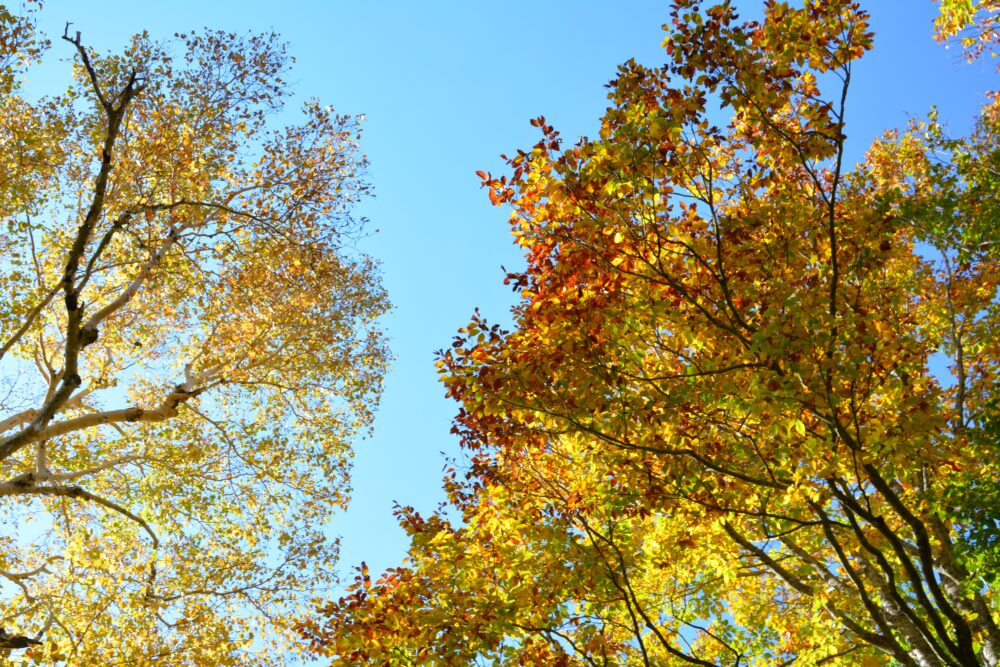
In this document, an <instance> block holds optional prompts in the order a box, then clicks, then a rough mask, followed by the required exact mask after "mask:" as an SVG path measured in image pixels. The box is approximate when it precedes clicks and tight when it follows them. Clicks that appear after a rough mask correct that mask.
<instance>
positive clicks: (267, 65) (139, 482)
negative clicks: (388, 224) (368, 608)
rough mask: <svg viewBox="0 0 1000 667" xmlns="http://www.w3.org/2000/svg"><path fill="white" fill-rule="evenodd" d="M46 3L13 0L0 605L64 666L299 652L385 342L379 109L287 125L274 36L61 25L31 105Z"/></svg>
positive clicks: (0, 339) (308, 111)
mask: <svg viewBox="0 0 1000 667" xmlns="http://www.w3.org/2000/svg"><path fill="white" fill-rule="evenodd" d="M29 9H30V7H29ZM33 18H34V16H33V12H31V11H29V12H28V13H27V14H26V15H24V16H16V15H14V14H11V13H10V12H8V11H7V10H5V9H3V10H0V49H2V57H3V65H4V66H3V69H2V72H0V104H2V105H3V113H2V114H0V163H2V169H0V192H2V195H0V290H2V295H3V296H2V298H0V373H2V375H0V378H2V379H0V382H2V390H0V475H2V481H0V496H3V513H2V518H0V522H2V524H3V529H2V537H0V583H2V584H3V586H2V587H0V591H2V594H0V626H2V627H3V628H4V629H5V630H6V635H5V636H7V635H9V636H14V637H16V636H24V637H28V638H31V639H36V640H39V641H41V642H42V644H41V645H40V646H36V647H33V648H31V649H29V650H28V651H27V657H28V658H30V659H32V660H33V661H35V662H42V663H45V664H56V663H59V664H63V662H62V661H65V664H73V665H152V664H157V665H165V664H169V665H213V666H214V665H229V664H240V665H278V664H287V662H286V659H285V657H284V656H285V652H286V649H287V647H288V642H289V641H293V640H294V639H295V636H294V635H293V634H292V633H290V632H289V627H290V625H291V624H292V623H293V622H294V619H295V618H296V615H297V614H298V613H299V610H300V609H301V608H302V605H303V604H304V603H306V602H307V601H308V600H310V599H312V598H313V596H315V595H316V594H317V593H319V592H321V591H323V590H324V589H325V588H326V587H328V586H330V585H331V582H332V581H333V573H332V566H333V563H334V561H335V558H336V555H337V544H336V542H335V541H332V540H330V539H328V537H327V536H326V535H325V534H324V530H323V528H324V526H323V522H324V520H325V518H326V517H328V516H329V514H330V513H331V511H332V510H334V509H336V508H341V507H343V506H344V503H345V502H346V494H347V485H346V480H347V473H348V468H349V459H350V443H351V442H352V440H353V439H354V438H355V437H357V436H358V435H359V434H363V433H364V432H365V431H366V430H367V429H368V428H369V425H370V422H371V417H372V414H371V411H372V408H373V406H374V404H375V402H376V401H377V399H378V395H379V392H380V387H381V378H382V375H383V372H384V368H385V363H386V359H387V351H386V348H385V342H384V339H383V337H382V334H381V333H380V330H379V328H378V326H377V323H376V321H375V320H376V318H378V316H379V315H380V314H381V313H383V312H384V311H385V309H386V307H387V302H386V297H385V294H384V292H383V290H382V287H381V285H380V280H379V272H378V267H377V265H376V264H375V263H374V262H373V261H372V260H371V259H370V258H368V257H367V256H365V255H364V254H363V253H361V252H359V251H357V250H356V249H354V248H355V244H354V241H356V240H357V239H359V237H360V235H362V234H363V233H364V230H363V225H362V224H361V222H362V221H360V220H358V219H356V218H355V217H354V216H352V212H351V211H352V208H353V207H354V205H355V204H356V203H357V202H358V201H359V199H360V198H362V197H363V196H365V194H366V192H367V190H368V185H367V184H366V180H365V172H366V167H367V163H366V160H365V158H364V156H363V155H362V154H361V153H360V152H359V148H358V140H359V127H358V122H357V120H356V119H355V118H352V117H349V116H342V115H337V114H335V113H334V112H333V111H332V109H331V107H328V106H323V105H321V104H319V103H318V102H308V103H306V104H305V105H304V107H303V109H302V111H301V113H300V114H299V118H300V120H299V121H298V122H297V124H294V125H290V126H288V127H283V128H282V127H280V126H279V125H278V124H277V123H276V120H275V119H276V115H277V114H278V113H279V112H282V108H283V105H284V104H285V102H286V101H287V100H288V99H289V96H290V92H289V87H288V85H287V83H286V81H285V79H284V78H283V77H284V76H285V75H286V72H287V70H288V66H289V57H288V56H287V55H286V53H285V47H284V45H283V44H282V43H281V42H280V40H279V39H278V38H277V37H276V36H275V35H273V34H261V35H235V34H229V33H224V32H213V31H205V32H202V33H192V34H186V35H178V36H177V37H176V39H175V40H173V41H171V42H166V43H159V42H156V41H154V40H153V39H151V38H150V37H149V36H148V35H147V34H145V33H143V34H140V35H138V36H136V37H135V38H134V39H133V40H132V42H131V44H130V45H129V46H128V47H127V48H126V49H125V50H124V52H123V53H122V54H120V55H102V54H99V53H97V52H95V51H93V50H91V49H89V48H88V47H87V44H86V39H85V35H84V36H81V34H80V33H79V32H76V31H75V30H72V29H71V27H70V26H67V32H66V34H65V35H63V36H62V39H61V40H58V42H57V44H56V45H55V46H54V47H51V48H52V50H53V51H57V52H58V51H60V50H61V51H62V52H63V53H64V54H67V55H72V56H74V65H73V67H74V70H73V71H74V75H75V79H74V83H73V84H72V85H71V86H70V88H69V90H67V92H66V93H64V94H61V95H57V96H53V97H42V98H32V97H30V96H29V95H28V94H27V93H25V91H24V90H23V88H22V79H23V76H22V75H23V74H24V72H25V70H26V68H28V67H29V66H30V65H32V64H33V63H34V62H35V61H37V60H39V59H40V58H42V57H43V55H45V53H46V52H47V49H49V48H50V45H49V44H48V43H47V42H46V41H45V40H43V39H42V38H40V37H39V36H37V35H36V32H35V28H34V23H33ZM288 116H289V117H290V114H288ZM22 655H25V654H22Z"/></svg>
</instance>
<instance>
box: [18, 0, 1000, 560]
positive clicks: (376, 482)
mask: <svg viewBox="0 0 1000 667" xmlns="http://www.w3.org/2000/svg"><path fill="white" fill-rule="evenodd" d="M761 4H762V3H761V2H758V1H756V0H754V1H742V2H737V5H738V6H739V7H744V8H746V13H747V14H748V15H750V14H754V13H757V12H759V8H760V5H761ZM865 4H866V5H867V6H868V9H869V11H871V12H872V14H873V23H874V28H875V31H876V42H875V51H874V52H873V53H872V54H870V55H869V56H868V57H867V58H866V59H865V60H864V61H862V63H861V64H859V66H858V67H857V68H856V70H855V76H854V83H853V88H852V92H851V97H850V99H849V106H848V114H849V123H848V127H847V132H848V135H849V146H850V149H851V151H852V153H851V156H850V157H851V158H852V160H856V159H858V158H859V157H860V156H861V154H862V153H863V151H864V149H865V147H866V146H867V145H868V144H869V143H870V141H871V139H872V138H873V137H874V136H876V135H877V134H879V133H880V132H881V131H882V130H884V129H885V128H889V127H899V126H902V125H904V124H905V123H906V121H907V119H908V118H910V117H914V116H917V117H919V116H922V115H924V114H926V112H927V111H928V110H929V109H930V107H931V105H934V104H937V105H938V106H939V107H940V109H941V116H942V118H943V119H945V120H946V121H948V123H949V124H950V126H951V128H952V131H953V133H954V134H956V135H957V134H960V133H962V132H963V131H965V130H966V129H967V128H968V126H969V121H970V120H971V118H972V117H973V115H974V114H975V112H976V110H977V109H978V108H979V107H980V106H981V105H982V104H983V102H984V99H985V98H984V95H983V93H984V91H985V90H987V89H989V88H991V87H993V88H995V87H996V77H995V75H994V74H993V69H992V67H993V65H994V63H980V64H976V65H967V64H965V63H964V62H963V61H962V59H961V57H960V54H959V53H958V52H957V50H956V49H955V48H952V49H951V50H946V49H944V48H943V47H942V46H940V45H938V44H937V43H935V42H934V41H933V39H932V36H931V21H932V19H933V16H934V12H935V6H934V5H933V4H932V3H931V1H930V0H877V1H870V2H868V3H865ZM667 13H668V3H667V2H653V1H650V0H634V1H629V0H619V1H618V2H607V1H604V2H596V1H589V0H587V1H584V0H576V1H574V0H534V1H532V2H527V1H524V0H507V1H505V2H503V3H486V2H475V1H470V0H466V1H464V2H460V1H458V0H453V1H450V2H445V1H443V0H442V1H434V0H424V1H423V2H410V1H403V0H379V1H375V0H370V1H368V2H363V1H361V0H328V1H323V2H321V1H319V0H315V1H311V2H307V1H304V0H298V1H286V2H273V1H269V2H262V1H260V0H242V1H240V2H234V1H229V0H226V1H223V0H200V1H198V2H194V1H192V0H174V1H173V2H165V1H153V0H150V1H148V2H141V3H140V2H135V1H126V0H114V1H112V0H90V1H89V2H81V1H80V0H47V1H46V5H45V9H44V11H43V13H42V28H43V29H44V30H45V31H46V32H47V33H48V34H49V36H50V37H53V38H55V37H57V36H58V35H61V34H62V30H63V26H64V24H65V22H66V21H72V22H73V24H74V26H73V30H80V31H81V32H82V33H83V38H84V41H85V42H86V43H87V44H89V45H91V46H93V47H95V48H97V49H99V50H102V51H107V50H118V49H120V48H121V47H122V46H123V45H124V44H125V42H126V40H127V39H128V37H129V36H130V35H131V34H132V33H135V32H137V31H140V30H143V29H147V30H149V31H150V33H151V35H152V36H153V37H163V38H167V37H170V36H171V35H173V34H174V33H175V32H182V31H187V30H190V29H192V28H197V27H202V26H209V27H213V28H222V29H226V30H230V31H236V32H242V31H250V30H253V31H260V30H269V29H273V30H275V31H277V32H278V33H280V34H282V35H283V36H284V38H285V39H286V40H287V41H288V42H289V44H290V51H291V53H292V54H293V55H294V56H295V57H296V59H297V61H298V62H297V65H296V67H295V69H294V71H293V73H292V76H291V79H292V80H293V81H295V82H296V90H297V93H298V94H299V95H300V96H301V98H302V99H306V98H310V97H317V98H319V99H320V100H321V101H322V102H323V103H327V104H333V105H334V106H335V107H336V108H337V109H338V111H340V112H342V113H352V114H358V113H364V114H365V115H366V116H367V121H366V128H365V136H364V138H363V147H364V149H365V152H366V153H367V154H368V156H369V158H370V160H371V163H372V170H371V180H372V182H373V183H374V186H375V192H376V198H375V199H374V200H372V201H369V202H368V203H367V204H366V205H365V206H364V207H363V209H362V210H361V211H360V212H361V214H363V215H366V216H368V217H369V218H370V219H371V224H372V227H373V228H378V229H379V230H380V231H379V233H378V234H377V235H375V236H374V237H373V238H371V239H369V240H368V241H366V244H365V247H364V249H365V250H366V251H368V252H369V253H370V254H372V255H374V256H376V257H379V258H380V259H381V260H382V262H383V270H384V278H385V284H386V287H387V288H388V290H389V293H390V296H391V298H392V301H393V303H394V304H395V309H394V311H393V313H392V314H391V316H389V317H388V318H387V319H386V321H385V326H386V328H387V329H388V331H389V334H390V336H391V338H392V348H393V351H394V353H395V355H396V361H395V363H394V368H393V371H392V373H391V375H390V376H389V378H388V381H387V385H386V393H385V396H384V399H383V403H382V408H381V410H380V413H379V416H378V420H377V422H376V425H375V434H374V437H372V438H371V439H369V440H366V441H363V442H359V443H357V446H356V449H357V457H356V462H355V469H354V479H353V487H354V494H353V502H352V505H351V508H350V510H349V511H348V512H347V513H346V514H345V515H342V516H338V517H334V518H333V519H332V520H331V532H332V533H334V534H339V535H341V536H343V552H342V563H341V565H342V569H343V571H344V572H348V569H349V568H350V567H351V566H352V565H354V564H356V563H357V562H358V561H360V560H362V559H364V560H367V562H368V564H369V565H370V567H371V569H372V571H373V572H378V571H380V570H382V569H384V568H385V567H388V566H392V565H395V564H397V563H398V562H399V560H400V559H401V558H402V556H403V555H404V551H405V546H406V544H405V540H404V535H403V533H402V531H401V530H400V529H399V528H398V527H397V526H396V524H395V521H394V520H393V518H392V515H391V512H392V503H393V501H394V500H398V501H400V502H401V503H403V504H411V505H414V506H416V507H417V508H418V509H421V510H422V511H431V510H433V508H434V507H435V505H436V504H437V503H438V502H439V501H440V499H441V493H440V477H441V468H442V465H443V463H444V461H443V458H442V456H441V454H440V452H447V453H449V454H455V453H456V452H457V442H456V441H455V439H454V438H453V436H450V435H449V428H450V420H451V417H452V415H453V413H454V412H455V405H453V404H451V403H449V402H448V401H446V400H445V399H444V397H443V392H442V389H441V387H440V385H439V384H438V382H437V379H436V374H435V369H434V363H433V362H434V356H433V352H434V350H436V349H438V348H441V347H444V346H446V345H447V344H448V343H449V342H450V340H451V337H452V335H453V334H454V332H455V330H456V329H457V328H458V327H460V326H462V325H463V324H465V323H466V322H467V321H468V318H469V315H470V314H471V313H472V311H473V309H474V308H475V307H477V306H478V307H480V309H481V310H482V311H483V312H484V313H485V314H486V315H487V316H489V317H490V319H492V320H499V321H504V320H505V319H506V316H507V309H508V308H509V306H510V305H511V303H512V295H511V294H510V292H509V291H508V290H507V288H505V287H503V285H502V284H501V280H502V277H503V272H502V271H501V269H500V266H501V265H502V264H503V265H506V266H507V267H508V268H510V267H517V266H520V265H521V260H520V258H519V255H518V253H517V252H516V250H515V248H514V247H513V246H512V244H511V242H510V237H509V235H508V232H507V225H506V219H507V216H508V212H506V211H503V210H500V209H496V208H493V207H492V206H490V204H489V201H488V200H487V197H486V195H485V193H484V192H483V191H481V190H480V189H479V184H478V183H479V179H478V178H477V177H476V176H475V171H476V170H477V169H485V170H492V171H494V172H499V171H501V170H502V161H501V160H500V159H499V154H500V153H504V152H507V153H512V152H514V151H515V150H516V149H517V148H527V147H529V146H530V145H531V144H533V143H534V142H535V140H536V130H535V129H534V128H532V127H530V126H529V124H528V120H529V119H530V118H532V117H535V116H538V115H540V114H541V115H545V116H546V118H547V120H548V121H549V122H550V123H552V124H553V125H555V126H556V128H557V129H559V130H560V131H561V132H562V134H563V136H564V137H566V138H568V139H574V138H575V137H576V136H578V135H581V134H595V133H596V130H597V128H598V119H599V117H600V115H601V113H602V111H603V109H604V108H605V103H606V100H605V90H604V88H603V84H604V83H605V82H607V81H608V80H609V79H610V78H612V76H613V75H614V73H615V67H616V65H617V64H618V63H620V62H622V61H624V60H626V59H628V58H629V57H634V58H636V59H637V60H639V61H640V62H644V63H647V64H656V63H659V62H660V61H661V59H662V53H661V50H660V42H661V41H662V32H661V29H660V25H661V24H662V23H663V22H664V21H665V20H666V17H667ZM53 48H54V50H55V52H56V53H60V52H61V53H62V54H64V55H65V56H66V57H67V58H68V57H69V55H70V49H69V48H68V47H67V46H66V45H65V44H63V43H62V42H59V41H55V43H54V46H53ZM68 67H69V66H68V64H67V63H61V64H57V65H56V66H55V67H47V68H46V70H45V71H44V72H39V73H38V74H36V75H35V76H36V78H42V77H44V78H45V79H46V81H44V82H43V81H38V83H47V82H48V79H49V77H57V76H58V75H59V74H60V69H61V70H62V72H63V76H65V72H68Z"/></svg>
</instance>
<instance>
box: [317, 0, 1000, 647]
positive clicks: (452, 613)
mask: <svg viewBox="0 0 1000 667" xmlns="http://www.w3.org/2000/svg"><path fill="white" fill-rule="evenodd" d="M945 4H946V6H945V8H944V9H945V10H946V14H945V16H946V19H945V20H947V21H951V22H952V23H946V24H945V28H942V32H943V33H945V32H947V31H948V30H951V31H952V32H954V31H956V30H961V29H962V28H963V27H964V26H966V25H967V23H969V22H971V21H973V20H980V18H981V15H975V14H972V15H968V16H965V15H961V16H958V15H956V14H954V13H951V14H948V13H947V12H948V11H951V10H954V8H955V7H956V6H958V5H962V4H963V3H945ZM965 4H967V3H965ZM949 16H950V18H948V17H949ZM977 16H979V17H980V18H976V17H977ZM949 26H951V27H949ZM666 29H667V36H666V39H665V41H664V46H665V48H666V52H667V63H666V64H665V65H663V66H662V67H659V68H649V67H644V66H642V65H639V64H637V63H635V62H629V63H626V64H625V65H623V66H622V67H621V68H620V71H619V74H618V77H617V78H616V80H615V81H613V82H612V83H611V85H610V91H611V92H610V93H609V99H610V102H611V104H610V108H609V109H608V111H607V113H606V115H605V116H604V118H603V121H602V126H601V130H600V134H599V136H598V137H596V138H593V139H586V138H585V139H582V140H581V141H579V142H578V143H577V144H576V145H574V146H571V147H568V148H567V147H566V146H564V145H563V143H562V142H561V140H560V138H559V136H558V133H557V132H556V130H555V129H554V128H553V127H551V126H550V125H548V124H547V122H546V121H545V119H544V118H538V119H536V120H535V121H534V124H535V125H537V126H538V127H539V129H540V130H541V133H542V137H541V139H540V141H539V142H538V143H537V144H536V145H535V146H534V147H533V148H532V149H530V150H528V151H519V152H518V153H517V155H515V156H513V157H512V158H511V159H510V160H509V166H510V173H508V174H505V175H503V176H500V177H495V176H493V175H491V174H482V176H483V180H484V184H485V185H486V186H487V187H488V188H489V192H490V197H491V199H492V200H493V201H494V203H497V204H500V205H509V206H511V207H512V208H513V214H512V217H511V225H512V231H513V234H514V237H515V239H516V241H517V243H519V244H520V245H521V246H522V247H523V248H524V249H525V252H526V256H527V269H526V270H525V271H523V272H518V273H512V274H510V275H509V276H508V278H507V280H508V282H509V283H510V284H511V285H512V287H513V288H514V289H515V290H517V292H518V293H519V294H520V296H521V299H520V301H519V303H518V305H517V306H516V307H515V310H514V319H515V324H514V327H513V329H512V330H511V331H503V330H501V329H500V328H498V327H497V326H495V325H491V324H489V323H488V322H487V321H486V319H485V318H484V317H482V316H480V315H478V314H477V315H476V317H475V318H474V319H473V320H472V322H471V323H470V324H469V325H468V326H466V327H465V328H464V329H462V331H461V335H460V336H459V337H458V338H457V339H456V340H455V341H454V344H453V345H452V347H451V348H449V349H447V350H445V351H443V352H442V353H441V356H440V369H441V373H442V379H443V381H444V384H445V386H446V387H447V392H448V394H449V396H451V397H453V398H454V399H456V400H457V401H458V402H459V405H460V410H459V414H458V417H457V419H456V422H455V431H456V433H458V434H459V435H460V436H461V437H462V440H463V444H464V446H465V448H466V451H467V453H468V462H469V464H468V468H467V470H466V471H465V474H464V475H463V474H461V473H459V472H458V471H453V472H452V474H451V475H450V477H449V478H448V480H447V483H446V487H447V490H448V492H449V499H450V503H451V510H450V511H449V510H448V509H446V510H445V511H442V512H440V513H437V514H434V515H432V516H429V517H426V516H421V515H419V514H417V513H416V512H414V511H413V510H411V509H408V508H403V509H401V510H400V513H399V514H400V519H401V522H402V525H403V526H404V528H406V530H407V531H408V532H409V534H410V536H411V539H412V545H411V549H410V553H409V558H408V560H407V562H405V563H403V564H402V566H400V567H398V568H394V569H391V570H389V571H388V572H386V573H385V574H383V575H382V576H381V577H380V578H377V579H375V580H373V578H372V577H371V576H370V574H369V573H368V571H367V568H364V567H362V568H361V570H360V572H359V576H358V579H357V582H356V584H355V586H354V588H353V590H352V591H351V592H350V593H349V594H348V595H347V596H345V597H344V598H342V599H340V600H339V601H337V602H334V603H331V604H329V605H326V606H325V607H324V608H322V609H321V612H320V614H319V616H318V618H317V619H316V620H315V621H314V622H312V623H310V624H308V625H306V626H304V628H303V630H304V632H305V633H307V634H308V635H309V636H311V638H312V640H313V642H314V646H315V648H316V650H317V651H318V652H319V653H321V654H323V655H326V656H328V657H330V658H332V660H333V664H335V665H358V664H371V665H418V664H419V665H467V664H500V665H574V666H575V665H581V666H582V665H590V666H592V667H594V666H598V665H601V666H607V665H646V666H649V665H658V666H659V665H691V664H694V665H762V666H763V665H792V664H794V665H797V666H798V665H803V666H804V665H818V664H824V665H845V666H846V665H876V664H894V665H908V666H916V665H920V666H938V665H941V666H943V665H996V664H998V659H1000V631H998V629H997V626H996V618H997V611H998V610H997V607H996V589H995V586H996V578H997V574H998V572H997V569H996V568H997V563H998V560H997V532H996V526H997V525H998V524H997V520H998V518H1000V515H998V513H997V510H998V501H997V499H998V489H997V487H996V482H995V480H996V479H998V478H1000V477H998V473H1000V470H998V469H997V468H998V456H997V454H998V452H997V424H998V422H997V417H998V416H997V400H996V396H997V392H996V389H997V373H998V370H1000V369H998V358H1000V357H998V354H1000V349H998V345H1000V336H998V333H1000V331H998V327H1000V306H998V301H997V298H996V297H997V284H998V278H1000V276H998V269H1000V266H998V260H1000V252H998V251H997V246H996V243H997V241H998V238H997V229H998V225H997V222H996V215H995V212H996V208H995V207H996V197H995V193H996V182H997V181H996V175H997V169H996V165H997V159H998V157H997V156H998V155H1000V152H998V151H1000V147H998V143H997V142H998V136H1000V135H998V132H997V130H998V126H997V121H998V117H1000V116H998V114H1000V103H998V102H997V101H996V99H995V98H994V99H992V100H991V101H990V103H989V104H988V105H987V107H986V108H985V109H984V111H983V113H982V117H981V118H980V120H979V121H978V124H977V125H976V129H975V131H974V132H973V133H972V134H971V135H970V136H969V137H966V138H962V139H953V138H949V137H947V136H946V135H945V134H944V132H943V131H942V129H941V127H940V126H939V125H938V124H937V122H936V119H935V118H934V117H931V118H930V119H928V120H927V121H925V122H918V123H914V124H913V126H912V127H910V128H909V129H908V130H906V131H903V132H891V133H889V134H887V135H886V136H885V137H883V138H882V139H880V140H879V141H877V142H876V143H875V144H874V145H873V146H872V147H871V149H870V151H869V152H868V154H867V156H866V158H865V159H864V160H863V161H862V162H861V163H859V164H858V165H856V166H855V167H854V168H849V165H847V164H846V163H845V158H844V142H845V135H844V127H845V122H846V118H845V100H846V99H847V97H848V95H849V90H850V81H851V71H852V66H853V63H855V62H856V61H857V60H858V59H859V58H861V57H862V56H863V55H864V53H865V52H866V51H867V50H868V49H869V48H870V46H871V43H872V34H871V32H870V30H869V27H868V17H867V15H866V13H865V12H864V11H863V10H862V9H861V8H860V7H859V6H858V3H856V2H852V1H850V0H824V1H819V0H810V1H806V2H803V3H800V5H798V6H792V4H790V3H785V2H768V3H766V8H765V17H764V18H763V20H761V21H759V22H757V21H741V20H740V19H739V18H738V17H737V16H736V13H735V11H734V10H733V8H732V7H731V6H730V5H729V3H728V2H724V3H722V4H719V5H714V6H708V4H707V3H701V2H697V1H696V0H678V1H677V2H675V3H674V8H673V11H672V12H671V14H670V19H669V22H668V24H667V26H666ZM719 110H723V111H724V112H725V114H726V115H725V116H722V115H720V114H719V113H718V112H719ZM715 118H728V122H725V123H724V124H722V125H719V124H716V123H715V122H713V119H715ZM940 355H943V356H945V357H946V358H947V359H948V363H949V367H948V371H947V372H941V371H939V372H933V371H932V370H931V360H932V358H934V357H936V356H940ZM455 511H457V512H458V513H460V518H459V519H458V520H455V519H453V518H451V519H450V518H449V517H453V516H454V515H453V512H455Z"/></svg>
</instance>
